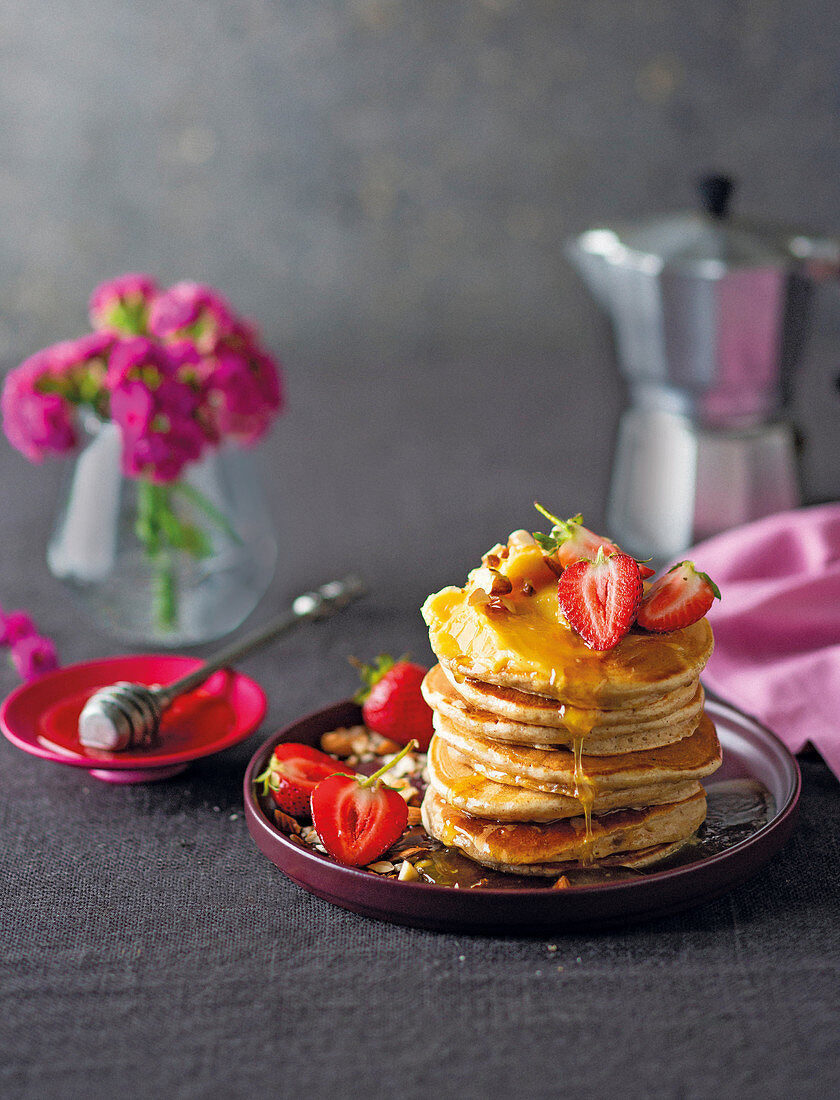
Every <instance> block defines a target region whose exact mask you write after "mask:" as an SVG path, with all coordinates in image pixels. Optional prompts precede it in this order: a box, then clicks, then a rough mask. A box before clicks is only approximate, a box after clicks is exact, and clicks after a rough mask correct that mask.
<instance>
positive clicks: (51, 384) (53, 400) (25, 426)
mask: <svg viewBox="0 0 840 1100" xmlns="http://www.w3.org/2000/svg"><path fill="white" fill-rule="evenodd" d="M51 350H52V349H50V348H46V349H45V350H44V351H40V352H38V353H37V354H35V355H33V356H30V358H29V359H27V360H26V361H25V362H23V363H21V365H20V366H19V367H16V368H15V369H14V370H12V371H10V372H9V373H8V375H7V376H6V381H5V383H4V386H3V396H2V399H0V406H2V412H3V431H4V432H5V433H6V437H7V439H8V440H9V442H10V443H11V444H12V446H13V447H16V448H17V449H18V450H19V451H20V452H21V453H22V454H24V455H25V456H26V457H27V458H28V459H29V461H30V462H43V460H44V459H45V458H46V457H47V455H50V454H67V453H68V452H70V451H72V450H74V448H75V447H76V444H77V442H78V438H77V435H76V426H75V420H74V410H73V406H72V404H71V403H70V401H69V400H68V399H67V397H66V396H65V395H64V394H62V393H61V392H58V391H59V390H60V389H61V388H62V380H61V379H60V378H53V377H51V375H50V352H51ZM64 388H65V389H66V386H65V387H64Z"/></svg>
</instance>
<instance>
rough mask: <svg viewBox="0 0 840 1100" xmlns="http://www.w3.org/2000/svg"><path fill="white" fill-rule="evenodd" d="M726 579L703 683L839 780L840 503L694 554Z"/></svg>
mask: <svg viewBox="0 0 840 1100" xmlns="http://www.w3.org/2000/svg"><path fill="white" fill-rule="evenodd" d="M685 556H686V558H690V559H691V560H692V561H694V563H695V565H696V566H697V568H698V569H700V570H702V571H703V572H705V573H708V574H709V576H710V577H711V578H712V579H713V580H714V581H715V582H716V583H717V585H718V586H719V588H720V590H721V595H722V599H721V600H720V601H718V600H716V601H715V605H714V607H713V608H712V610H711V611H710V612H709V620H710V622H711V624H712V627H713V628H714V632H715V651H714V653H713V654H712V657H711V659H710V660H709V664H708V666H707V667H706V671H705V673H704V675H703V680H704V683H706V684H707V686H708V687H710V688H711V689H712V691H715V692H717V693H718V694H719V695H720V696H722V697H723V698H724V699H727V700H728V701H729V702H731V703H733V704H734V705H735V706H737V707H739V708H740V709H741V710H743V711H746V712H747V713H748V714H752V715H753V716H754V717H756V718H758V719H759V720H760V721H762V722H763V723H764V724H765V725H766V726H769V728H770V729H771V730H773V732H774V733H775V734H777V736H778V737H780V738H781V739H782V741H784V742H785V744H786V745H787V746H788V748H789V749H791V751H793V752H799V751H800V750H801V749H803V748H804V747H805V746H806V745H807V744H809V743H810V744H811V745H813V746H814V748H815V749H817V751H818V752H819V753H820V754H821V755H822V757H823V759H824V760H825V762H826V763H827V764H828V766H829V767H830V768H831V770H832V771H833V772H834V774H835V775H836V776H837V777H838V778H840V504H824V505H819V506H817V507H813V508H801V509H796V510H794V511H791V512H780V513H778V514H777V515H773V516H768V517H767V518H765V519H761V520H758V521H756V522H755V523H750V524H747V525H746V526H743V527H738V528H735V529H734V530H732V531H727V532H725V533H724V534H722V535H716V536H715V537H714V538H712V539H708V540H707V541H706V542H702V543H699V544H698V545H697V546H695V547H694V548H693V549H691V550H690V551H688V552H687V553H686V555H685Z"/></svg>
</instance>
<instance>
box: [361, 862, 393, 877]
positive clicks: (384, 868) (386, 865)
mask: <svg viewBox="0 0 840 1100" xmlns="http://www.w3.org/2000/svg"><path fill="white" fill-rule="evenodd" d="M367 869H368V871H375V872H376V874H377V875H387V874H389V873H390V872H391V871H394V870H396V868H395V867H394V865H393V863H391V862H390V860H387V859H379V860H377V861H376V863H369V864H368V865H367Z"/></svg>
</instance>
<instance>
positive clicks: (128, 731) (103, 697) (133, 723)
mask: <svg viewBox="0 0 840 1100" xmlns="http://www.w3.org/2000/svg"><path fill="white" fill-rule="evenodd" d="M364 592H365V587H364V584H363V583H362V581H361V580H360V579H359V578H358V577H354V576H348V577H345V578H344V579H343V580H340V581H329V582H328V583H327V584H322V585H321V587H320V588H318V589H316V590H315V591H313V592H304V593H303V594H302V595H300V596H298V597H297V598H296V599H295V600H293V602H292V607H291V611H288V612H286V613H285V614H284V615H282V616H281V617H280V618H278V619H274V620H273V621H272V622H270V623H268V624H267V625H266V626H264V627H261V628H260V629H258V630H256V631H254V632H253V633H251V634H247V635H246V636H245V637H244V638H242V639H240V640H239V641H237V642H234V643H232V644H231V645H229V646H226V647H225V648H224V649H222V650H220V651H219V652H218V653H217V654H216V655H215V656H213V657H210V658H209V659H208V660H207V661H205V662H204V664H202V665H200V666H199V667H198V668H197V669H195V670H194V671H193V672H189V673H187V675H186V676H182V677H181V678H180V679H179V680H175V681H174V682H173V683H171V684H166V685H163V686H154V687H148V686H146V684H133V683H129V682H128V681H120V682H118V683H116V684H112V685H110V686H109V687H103V688H100V689H99V690H98V691H96V692H95V693H94V694H93V695H91V697H90V699H88V701H87V702H86V703H85V705H84V707H83V708H82V712H81V714H80V715H79V741H80V742H81V744H82V745H84V746H85V747H86V748H90V749H100V750H101V749H105V750H108V751H110V752H120V751H122V750H123V749H134V748H148V747H149V746H150V745H152V744H154V743H155V741H156V739H157V736H158V733H159V731H160V720H161V717H162V716H163V713H164V711H165V710H166V709H167V708H168V707H169V706H171V704H172V703H173V702H174V700H175V699H177V698H178V697H179V696H181V695H185V694H187V692H190V691H193V690H194V689H195V688H197V687H199V686H200V685H201V684H203V683H204V682H205V680H207V679H209V677H210V676H212V675H213V673H214V672H217V671H218V670H219V669H221V668H230V667H232V666H233V665H234V664H235V663H236V662H237V661H239V660H241V659H242V658H243V657H245V656H247V655H248V654H250V653H252V652H253V651H254V650H256V649H260V648H261V647H262V646H264V645H267V644H268V643H269V642H273V641H274V639H275V638H279V637H280V636H281V635H282V634H286V633H287V632H288V631H290V630H292V629H293V628H294V627H295V626H297V625H299V624H300V623H302V622H306V621H307V620H310V619H313V620H314V619H326V618H328V617H329V616H330V615H333V614H334V613H335V612H336V611H340V610H341V609H342V608H343V607H346V606H347V605H348V604H349V603H352V602H353V601H354V600H356V599H358V598H359V597H360V596H362V595H364Z"/></svg>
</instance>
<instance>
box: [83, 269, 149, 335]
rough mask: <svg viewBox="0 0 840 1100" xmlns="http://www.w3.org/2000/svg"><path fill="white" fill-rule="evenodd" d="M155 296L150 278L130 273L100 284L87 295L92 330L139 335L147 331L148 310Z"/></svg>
mask: <svg viewBox="0 0 840 1100" xmlns="http://www.w3.org/2000/svg"><path fill="white" fill-rule="evenodd" d="M157 293H158V286H157V283H156V282H155V280H154V279H153V278H152V277H151V275H138V274H134V273H129V274H127V275H120V276H119V278H117V279H111V280H109V281H108V282H105V283H100V284H99V286H98V287H96V289H95V290H94V292H93V294H91V296H90V323H91V324H92V325H93V327H94V328H95V329H104V330H106V331H113V332H124V333H128V334H129V335H139V334H142V333H144V332H146V331H147V324H148V319H149V307H150V305H151V303H152V301H153V300H154V298H155V295H156V294H157Z"/></svg>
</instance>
